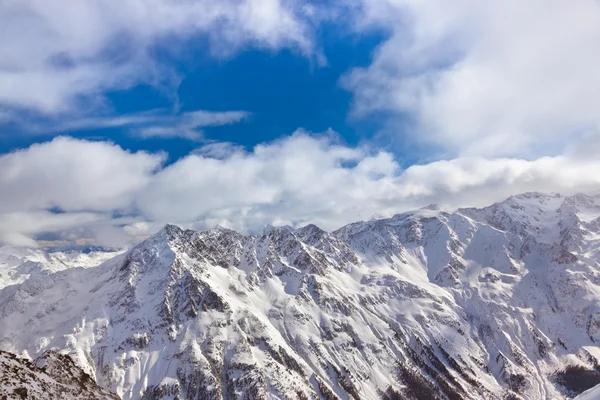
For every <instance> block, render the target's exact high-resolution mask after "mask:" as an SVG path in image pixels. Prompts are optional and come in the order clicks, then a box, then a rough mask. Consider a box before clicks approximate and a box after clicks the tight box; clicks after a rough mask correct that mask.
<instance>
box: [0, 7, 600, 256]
mask: <svg viewBox="0 0 600 400" xmlns="http://www.w3.org/2000/svg"><path fill="white" fill-rule="evenodd" d="M0 26H1V27H2V28H1V29H2V34H1V35H0V171H1V173H0V193H2V194H3V198H2V202H0V244H1V243H4V244H12V245H23V246H36V245H51V244H55V245H56V244H65V243H70V244H73V243H94V244H101V245H111V246H122V245H128V244H131V243H134V242H136V241H137V240H139V239H140V238H143V237H145V236H147V235H149V234H152V233H153V232H156V231H157V230H158V229H159V228H160V227H161V226H162V225H164V224H165V223H176V224H179V225H181V226H182V227H186V228H193V229H207V228H211V227H214V226H216V225H222V226H226V227H230V228H233V229H237V230H240V231H244V232H260V231H261V229H262V228H263V227H264V226H265V225H268V224H271V225H291V226H294V227H298V226H302V225H305V224H308V223H316V224H318V225H320V226H322V227H323V228H325V229H335V228H338V227H340V226H342V225H344V224H346V223H349V222H352V221H355V220H359V219H369V218H371V217H373V216H390V215H393V214H395V213H397V212H402V211H406V210H409V209H414V208H418V207H422V206H425V205H427V204H430V203H440V204H442V205H443V206H445V207H447V208H449V209H453V208H456V207H462V206H482V205H486V204H489V203H491V202H494V201H499V200H502V199H503V198H505V197H507V196H509V195H511V194H515V193H520V192H525V191H558V192H564V193H574V192H578V191H583V192H588V193H597V192H600V178H598V177H597V176H596V175H595V174H591V173H590V171H594V170H596V169H598V168H599V167H600V165H598V161H597V160H598V159H600V157H598V156H599V155H600V153H598V152H599V151H600V150H598V149H600V147H599V146H598V144H599V143H600V135H599V134H598V131H599V127H600V114H599V113H598V99H597V93H598V92H600V77H599V76H598V74H597V70H598V67H599V66H600V53H598V52H597V51H596V50H597V43H598V42H599V41H600V6H599V5H598V3H597V2H595V1H593V0H583V1H581V2H577V3H567V2H562V1H559V0H552V1H551V4H548V2H547V1H542V0H528V1H525V2H523V1H517V0H510V1H508V2H503V3H502V4H499V3H498V4H496V3H485V4H482V3H481V2H479V1H476V0H460V1H457V2H452V3H449V2H446V1H442V0H419V1H416V0H358V1H352V2H350V1H346V0H336V1H333V2H322V1H310V0H297V1H287V0H247V1H242V2H240V1H237V0H223V1H219V2H213V1H211V0H186V1H176V0H122V1H121V2H119V3H117V2H112V1H109V0H93V1H89V2H81V1H77V0H53V1H48V2H38V1H34V0H22V1H19V2H10V3H3V4H2V5H0Z"/></svg>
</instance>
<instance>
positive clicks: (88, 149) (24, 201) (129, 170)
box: [0, 137, 165, 213]
mask: <svg viewBox="0 0 600 400" xmlns="http://www.w3.org/2000/svg"><path fill="white" fill-rule="evenodd" d="M164 159H165V157H164V155H163V154H148V153H144V152H137V153H133V154H132V153H129V152H127V151H124V150H123V149H121V148H120V147H118V146H116V145H114V144H111V143H107V142H87V141H81V140H75V139H71V138H67V137H58V138H55V139H54V140H52V141H51V142H46V143H41V144H34V145H32V146H31V147H29V148H28V149H25V150H20V151H16V152H13V153H9V154H4V155H2V156H0V170H1V171H2V174H0V188H1V189H0V193H2V202H0V213H6V212H13V211H30V210H45V209H50V208H60V209H61V210H64V211H82V210H93V211H111V210H115V209H122V208H128V207H129V206H130V204H131V203H132V202H133V201H134V200H135V195H136V193H137V192H138V191H139V190H141V189H142V188H144V187H145V186H146V185H147V184H148V183H149V182H150V180H151V179H152V173H153V172H154V171H155V170H156V169H157V168H159V167H160V165H161V164H162V162H163V161H164Z"/></svg>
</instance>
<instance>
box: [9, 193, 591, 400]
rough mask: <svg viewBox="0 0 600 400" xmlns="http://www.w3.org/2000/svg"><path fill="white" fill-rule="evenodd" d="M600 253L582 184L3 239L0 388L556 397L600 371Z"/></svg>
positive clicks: (146, 394) (149, 393)
mask: <svg viewBox="0 0 600 400" xmlns="http://www.w3.org/2000/svg"><path fill="white" fill-rule="evenodd" d="M599 263H600V196H590V195H585V194H577V195H573V196H563V195H560V194H543V193H525V194H522V195H517V196H512V197H510V198H508V199H506V200H505V201H502V202H499V203H496V204H493V205H491V206H489V207H485V208H481V209H477V208H464V209H459V210H456V211H454V212H449V211H446V210H444V209H443V208H441V207H439V206H436V205H431V206H428V207H425V208H422V209H419V210H416V211H412V212H406V213H401V214H398V215H395V216H393V217H391V218H384V219H373V220H371V221H362V222H356V223H352V224H349V225H347V226H344V227H342V228H341V229H339V230H336V231H333V232H327V231H324V230H322V229H320V228H319V227H317V226H315V225H308V226H305V227H302V228H298V229H293V228H291V227H279V228H277V227H268V228H267V229H265V231H264V233H263V234H261V235H244V234H240V233H237V232H235V231H232V230H228V229H224V228H218V229H212V230H208V231H203V232H196V231H191V230H182V229H180V228H178V227H177V226H174V225H167V226H165V227H164V228H163V229H162V230H161V231H160V232H158V233H157V234H155V235H154V236H152V237H150V238H148V239H147V240H145V241H144V242H142V243H140V244H138V245H137V246H135V247H133V248H131V249H130V250H128V251H123V252H102V251H97V252H91V253H88V254H83V253H79V252H53V253H48V252H45V251H43V250H39V249H16V248H11V247H7V246H5V247H2V248H0V350H2V351H3V352H0V367H1V368H2V370H3V372H2V374H0V375H1V376H0V386H2V390H3V391H0V398H1V397H2V395H3V394H4V396H7V397H6V398H21V397H17V396H20V394H19V393H25V392H23V390H22V389H23V388H25V389H26V393H30V394H31V393H37V392H35V390H38V389H39V388H42V389H43V391H46V393H51V395H50V394H49V395H48V397H47V398H62V399H67V400H68V399H71V398H72V399H76V398H99V399H100V398H102V399H104V398H107V399H111V398H116V396H118V397H120V398H122V399H125V400H129V399H344V400H345V399H449V400H455V399H457V400H458V399H506V400H512V399H528V400H537V399H571V398H574V397H576V396H577V395H578V394H580V393H582V392H584V391H585V390H587V389H590V388H592V387H593V386H595V385H597V384H600V347H598V343H600V264H599ZM45 360H51V361H52V362H48V361H45ZM48 365H54V366H56V365H59V366H60V367H53V368H49V367H48ZM9 366H10V368H9ZM57 371H58V372H57ZM61 371H62V372H61ZM9 376H10V382H12V383H10V385H9V384H8V383H6V382H7V380H8V378H6V377H9ZM86 377H87V378H86ZM15 382H16V383H15ZM19 382H20V383H19ZM40 382H41V383H40ZM49 382H50V383H49ZM81 382H84V383H83V385H84V386H81V385H82V383H81ZM19 385H21V386H19ZM40 385H41V386H40ZM44 385H46V386H44ZM74 385H75V386H74ZM77 385H79V386H77ZM77 387H80V388H81V387H85V390H84V389H81V390H75V389H73V388H77ZM36 388H37V389H36ZM44 388H45V389H44ZM40 390H41V389H40ZM84 392H85V393H86V394H85V396H87V397H85V396H84V397H77V396H81V393H84ZM589 393H591V392H586V394H584V396H588V397H589ZM11 396H14V397H11ZM52 396H55V397H52ZM24 398H27V397H24ZM29 398H36V397H29ZM37 398H39V397H37Z"/></svg>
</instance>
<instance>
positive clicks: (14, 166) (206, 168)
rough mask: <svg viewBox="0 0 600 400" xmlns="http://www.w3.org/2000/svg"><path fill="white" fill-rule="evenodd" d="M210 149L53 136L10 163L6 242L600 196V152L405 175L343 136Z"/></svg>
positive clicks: (482, 162)
mask: <svg viewBox="0 0 600 400" xmlns="http://www.w3.org/2000/svg"><path fill="white" fill-rule="evenodd" d="M214 147H215V146H214V145H212V144H211V145H208V149H203V148H200V149H199V151H197V152H194V153H192V154H190V155H188V156H187V157H184V158H182V159H180V160H178V161H177V162H175V163H173V164H171V165H168V166H164V164H163V162H164V155H162V154H150V153H145V152H137V153H131V152H127V151H125V150H123V149H122V148H120V147H119V146H118V145H115V144H111V143H106V142H93V141H84V140H77V139H73V138H68V137H59V138H55V139H53V140H52V141H50V142H45V143H42V144H36V145H33V146H31V147H30V148H28V149H25V150H21V151H18V152H14V153H11V154H6V155H2V156H0V169H2V170H3V171H7V173H5V174H2V175H1V176H0V192H2V193H4V194H5V196H4V198H3V201H2V204H1V206H0V221H2V222H0V240H1V241H3V242H4V243H10V244H15V245H32V244H33V243H34V241H33V240H34V239H35V238H36V237H38V236H39V235H40V234H44V233H47V232H58V233H59V236H57V237H59V238H61V239H64V238H70V237H72V238H79V237H92V238H94V239H95V240H96V241H97V242H99V243H102V244H107V243H110V244H111V245H117V244H120V245H122V244H125V243H127V242H128V241H131V240H134V239H135V237H138V236H143V235H147V234H150V233H153V232H154V231H155V230H157V229H159V228H160V227H161V226H162V225H163V224H164V223H167V222H169V223H177V224H179V225H182V226H185V227H191V228H195V229H203V228H209V227H213V226H215V225H217V224H219V225H222V226H225V227H230V228H234V229H238V230H241V231H245V232H257V231H261V230H262V228H263V227H264V226H265V225H267V224H272V225H284V224H289V225H292V226H302V225H305V224H308V223H316V224H318V225H320V226H322V227H324V228H326V229H335V228H338V227H340V226H342V225H343V224H345V223H348V222H352V221H355V220H359V219H370V218H371V217H372V216H373V215H383V216H391V215H393V214H394V213H396V212H399V211H402V210H407V209H413V208H418V207H420V206H423V205H425V204H428V203H433V202H436V203H441V204H442V205H443V206H446V207H448V208H450V209H452V208H456V207H460V206H472V205H485V204H488V203H490V202H492V201H499V200H502V199H503V198H505V197H507V196H509V195H511V194H515V193H521V192H524V191H559V192H564V193H575V192H579V191H585V192H595V191H598V190H600V176H598V175H596V174H593V173H590V171H594V170H598V169H599V168H600V161H599V160H600V158H599V157H598V156H599V155H600V154H598V152H592V153H590V152H589V151H588V152H581V151H579V150H577V149H575V150H573V151H572V152H569V153H568V154H565V155H560V156H554V157H541V158H538V159H535V160H524V159H519V158H495V159H486V158H482V157H468V158H467V157H465V158H460V159H453V160H448V161H436V162H432V163H429V164H422V165H414V166H411V167H409V168H407V169H402V168H401V167H400V165H399V164H398V162H397V161H396V160H394V157H393V155H392V154H390V153H388V152H385V151H377V150H374V149H370V148H368V147H349V146H347V145H344V144H342V143H340V142H339V141H338V140H337V139H336V137H335V135H333V134H331V133H330V134H325V135H310V134H308V133H306V132H302V131H298V132H296V133H294V134H293V135H291V136H289V137H286V138H282V139H279V140H277V141H274V142H271V143H265V144H261V145H258V146H256V147H254V148H253V149H252V150H251V151H245V150H243V149H241V148H239V147H236V146H220V147H223V148H225V150H223V149H222V148H219V149H218V150H221V151H215V148H214Z"/></svg>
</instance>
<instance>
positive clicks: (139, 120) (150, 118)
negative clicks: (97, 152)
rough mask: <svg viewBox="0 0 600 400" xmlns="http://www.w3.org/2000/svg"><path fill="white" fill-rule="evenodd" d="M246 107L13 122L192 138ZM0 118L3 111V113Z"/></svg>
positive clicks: (33, 127) (36, 129)
mask: <svg viewBox="0 0 600 400" xmlns="http://www.w3.org/2000/svg"><path fill="white" fill-rule="evenodd" d="M250 115H251V113H249V112H247V111H208V110H196V111H189V112H184V113H181V114H173V113H168V112H167V111H166V110H163V109H157V110H150V111H144V112H139V113H133V114H123V115H118V116H114V115H110V116H96V117H92V116H84V117H80V118H69V119H64V118H62V117H61V118H53V117H50V118H36V119H33V118H29V119H27V118H22V119H20V120H17V121H13V123H15V124H17V125H18V126H19V128H20V129H21V130H23V131H26V132H28V133H34V134H42V133H64V132H70V131H76V130H92V129H105V128H124V129H125V130H128V131H130V133H131V134H133V135H136V136H139V137H143V138H150V137H182V138H187V139H190V140H200V139H202V138H203V133H204V132H203V130H202V128H209V127H215V126H222V125H230V124H235V123H238V122H241V121H242V120H244V119H246V118H248V117H249V116H250ZM0 122H1V115H0Z"/></svg>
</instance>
